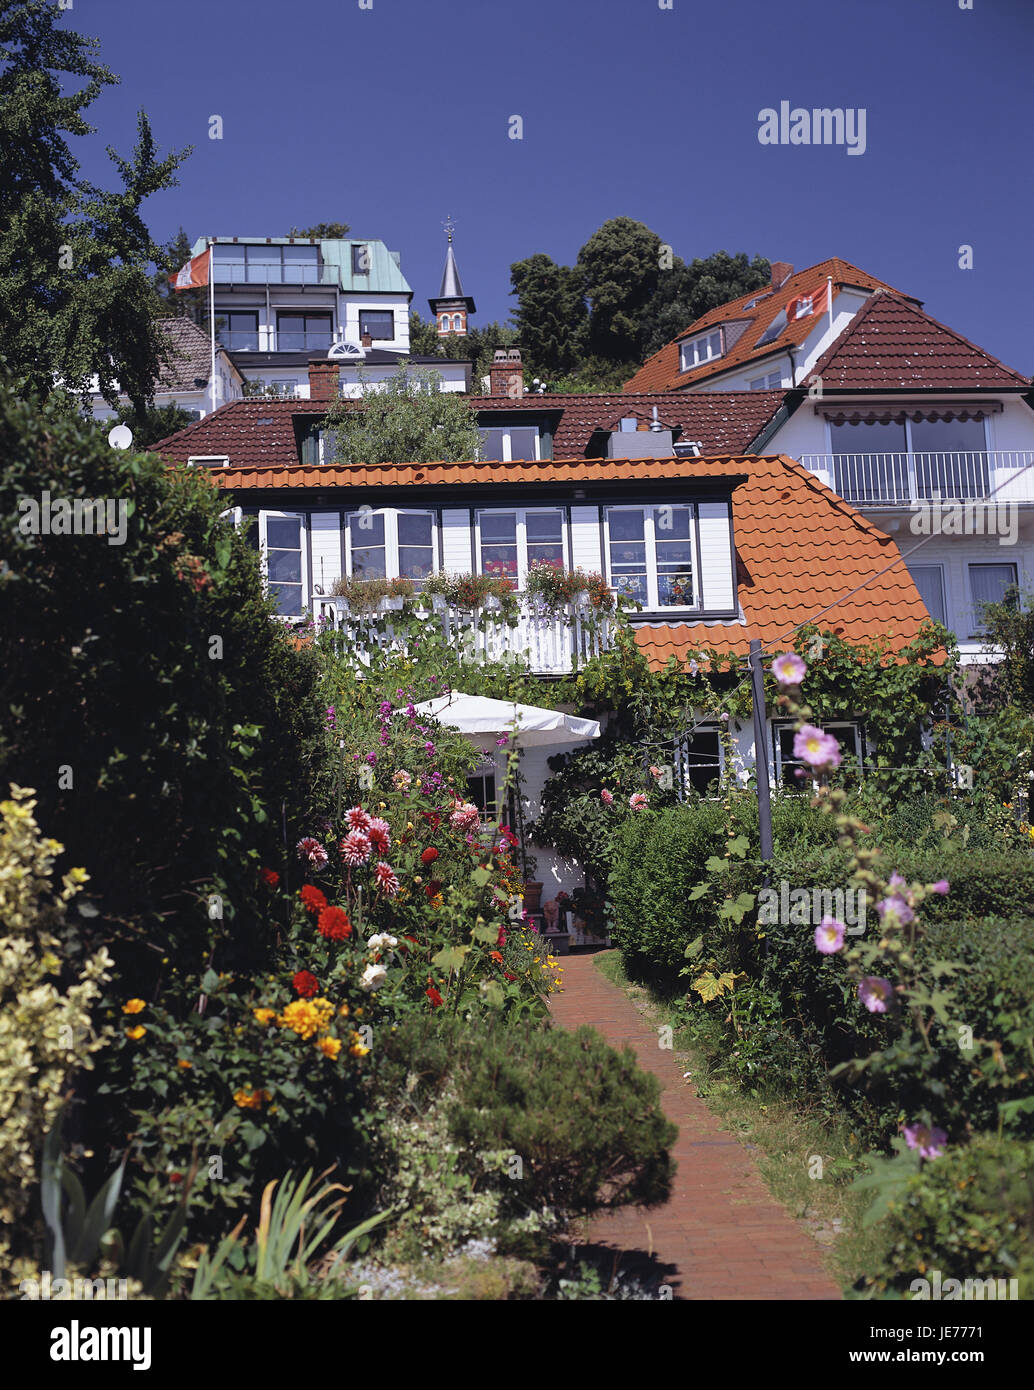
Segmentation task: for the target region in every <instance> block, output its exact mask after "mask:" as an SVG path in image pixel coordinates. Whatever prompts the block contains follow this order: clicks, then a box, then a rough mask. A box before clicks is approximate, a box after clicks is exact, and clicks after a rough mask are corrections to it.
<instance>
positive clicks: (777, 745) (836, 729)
mask: <svg viewBox="0 0 1034 1390" xmlns="http://www.w3.org/2000/svg"><path fill="white" fill-rule="evenodd" d="M793 727H794V726H793V724H791V723H790V722H789V721H787V720H779V721H773V723H772V725H771V728H772V755H773V768H774V771H775V779H774V780H775V786H776V788H778V789H781V790H782V791H793V790H795V789H796V788H798V787H799V788H800V790H802V791H808V792H809V793H810V792H811V790H812V787H814V786H815V785H816V784H817V780H818V779H817V778H815V777H812V778H808V777H802V778H800V779H797V778H796V777H795V778H794V779H793V781H792V782H785V781H784V780H783V767H784V764H783V749H782V740H781V739H780V737H779V735H780V733H781V732H782V731H783V730H784V729H786V730H790V731H792V730H793ZM818 727H819V728H820V729H821V730H822V732H823V733H826V734H832V735H833V736H834V738H835V739H836V741H837V742H838V743H839V744H840V751H841V753H842V754H843V761H842V762H841V764H840V766H841V767H846V765H847V764H848V762H849V761H850V759H851V750H850V748H848V747H845V743H844V739H843V734H842V731H843V730H844V729H850V730H851V733H852V738H853V742H854V760H855V767H856V769H857V772H858V775H859V777H860V776H861V775H862V771H863V765H862V753H863V747H862V745H863V734H862V726H861V724H860V723H859V722H858V720H857V719H831V720H829V721H828V722H827V721H826V720H819V721H818ZM785 766H786V767H789V768H793V767H802V766H803V767H805V770H807V766H806V764H802V763H800V762H799V761H796V760H795V759H793V758H789V759H788V760H787V762H786V764H785Z"/></svg>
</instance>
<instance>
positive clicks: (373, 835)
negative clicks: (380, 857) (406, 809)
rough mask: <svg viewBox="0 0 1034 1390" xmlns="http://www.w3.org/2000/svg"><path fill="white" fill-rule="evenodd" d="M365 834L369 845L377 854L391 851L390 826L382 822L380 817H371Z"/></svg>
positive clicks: (384, 821)
mask: <svg viewBox="0 0 1034 1390" xmlns="http://www.w3.org/2000/svg"><path fill="white" fill-rule="evenodd" d="M366 833H367V835H368V836H369V837H370V844H371V845H373V847H374V849H375V850H376V851H377V853H378V854H387V852H388V850H389V849H391V826H390V825H389V824H388V822H387V821H386V820H382V819H381V817H380V816H371V817H370V825H369V829H368V830H367V832H366Z"/></svg>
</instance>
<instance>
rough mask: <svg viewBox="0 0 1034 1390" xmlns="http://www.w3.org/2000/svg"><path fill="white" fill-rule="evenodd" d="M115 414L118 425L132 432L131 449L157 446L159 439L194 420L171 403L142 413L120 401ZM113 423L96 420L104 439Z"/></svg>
mask: <svg viewBox="0 0 1034 1390" xmlns="http://www.w3.org/2000/svg"><path fill="white" fill-rule="evenodd" d="M115 414H116V416H117V417H118V423H119V424H121V425H128V426H129V428H130V429H131V430H132V431H133V448H134V449H149V448H150V447H151V445H152V444H157V443H158V441H159V440H160V439H168V437H169V435H170V434H175V433H176V432H177V430H182V429H186V427H187V426H188V425H192V424H193V423H194V420H195V418H196V416H195V413H194V412H193V411H190V410H184V409H183V407H182V406H179V405H177V404H176V403H175V401H173V403H172V404H171V405H153V406H149V407H148V408H147V409H146V410H144V411H142V412H141V411H138V410H137V408H136V407H135V406H134V405H132V404H130V402H129V401H122V402H121V404H120V405H118V406H117V407H116V410H115ZM113 423H115V422H114V421H112V420H98V421H97V424H98V425H99V426H100V428H101V429H102V430H103V432H104V435H105V437H107V435H108V433H109V432H110V430H111V427H112V425H113Z"/></svg>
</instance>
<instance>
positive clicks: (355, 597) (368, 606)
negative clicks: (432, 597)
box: [330, 575, 416, 613]
mask: <svg viewBox="0 0 1034 1390" xmlns="http://www.w3.org/2000/svg"><path fill="white" fill-rule="evenodd" d="M330 592H331V593H332V594H333V595H335V597H337V598H344V599H347V600H348V606H349V608H350V609H352V610H353V611H355V612H359V613H365V612H372V611H373V610H374V609H376V607H377V605H378V604H379V603H380V601H381V599H384V598H403V599H405V598H412V597H413V595H414V594H415V593H416V585H415V584H414V583H413V581H412V579H406V578H396V579H352V578H350V577H348V576H347V575H346V576H344V577H343V578H341V579H338V580H337V581H336V582H335V584H334V587H333V588H332V589H331V591H330Z"/></svg>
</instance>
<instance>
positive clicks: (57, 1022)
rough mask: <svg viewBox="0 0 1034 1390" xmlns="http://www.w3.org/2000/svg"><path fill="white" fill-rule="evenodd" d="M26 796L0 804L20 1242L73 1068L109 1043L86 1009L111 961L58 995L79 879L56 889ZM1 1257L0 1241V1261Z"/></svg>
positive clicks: (6, 1073) (2, 1160)
mask: <svg viewBox="0 0 1034 1390" xmlns="http://www.w3.org/2000/svg"><path fill="white" fill-rule="evenodd" d="M31 797H32V792H31V791H28V790H24V789H22V788H20V787H17V786H15V787H12V788H11V797H10V799H9V800H5V801H3V802H0V822H2V832H0V923H2V930H3V935H2V936H0V1079H2V1085H0V1219H2V1222H3V1226H4V1227H5V1228H6V1229H7V1230H8V1231H10V1232H12V1233H13V1232H15V1231H18V1233H19V1240H20V1241H22V1242H25V1241H26V1239H27V1237H29V1236H30V1235H31V1230H30V1229H29V1228H30V1226H31V1223H30V1220H29V1205H30V1197H31V1193H32V1189H33V1187H34V1185H35V1168H36V1161H37V1159H38V1157H39V1153H40V1150H41V1148H42V1145H43V1141H44V1136H45V1135H46V1133H47V1131H48V1130H50V1129H51V1127H52V1126H53V1125H54V1123H55V1120H56V1117H57V1115H58V1112H59V1110H60V1108H61V1106H62V1104H63V1103H64V1100H65V1097H66V1096H67V1095H68V1094H69V1090H70V1087H71V1085H72V1082H73V1079H74V1077H75V1073H76V1071H77V1070H78V1069H79V1068H86V1069H89V1068H92V1066H93V1061H92V1054H93V1053H95V1052H97V1051H98V1050H99V1049H100V1048H102V1047H103V1046H104V1045H105V1043H106V1042H107V1041H108V1037H109V1034H108V1031H107V1030H106V1029H104V1028H102V1027H98V1026H97V1023H96V1021H95V1019H94V1018H93V1017H92V1016H91V1011H92V1010H94V1009H95V1006H96V1004H97V1002H98V1000H99V998H100V995H101V987H102V985H103V983H104V982H105V981H106V980H107V979H108V978H109V976H108V974H107V973H106V972H107V970H108V969H109V967H110V966H111V964H112V961H111V958H110V957H109V956H108V954H107V952H106V951H104V950H103V949H101V950H99V951H97V952H96V953H95V954H94V955H93V956H91V957H90V958H89V959H88V960H86V961H85V962H84V964H83V967H82V969H81V971H80V972H79V973H78V975H77V977H76V978H75V980H74V983H72V984H70V985H68V987H67V989H65V990H64V991H63V992H62V991H61V990H59V989H58V988H57V986H56V985H55V984H53V983H52V982H51V979H50V977H53V976H59V975H60V973H61V959H60V956H59V954H58V951H59V941H58V933H60V932H61V931H62V929H63V926H64V921H65V918H66V915H67V914H68V912H69V911H70V910H71V906H72V903H73V900H74V899H75V898H76V897H77V896H78V894H79V893H80V892H81V891H82V887H83V884H84V883H86V882H87V875H86V874H85V873H84V872H83V870H82V869H71V870H69V871H68V872H67V873H65V874H63V875H62V877H61V884H60V887H59V888H58V887H57V886H56V885H55V884H54V883H53V882H52V879H53V877H54V873H55V861H56V859H57V858H58V856H59V855H61V854H62V853H63V852H64V846H63V845H60V844H59V843H58V842H57V841H56V840H51V839H44V838H43V837H42V836H41V835H40V833H39V828H38V826H37V824H36V819H35V816H34V814H33V812H34V810H35V806H36V802H35V801H34V800H31V799H30V798H31ZM8 1253H9V1251H8V1247H7V1238H6V1237H4V1236H0V1258H2V1257H3V1256H5V1255H7V1254H8Z"/></svg>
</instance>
